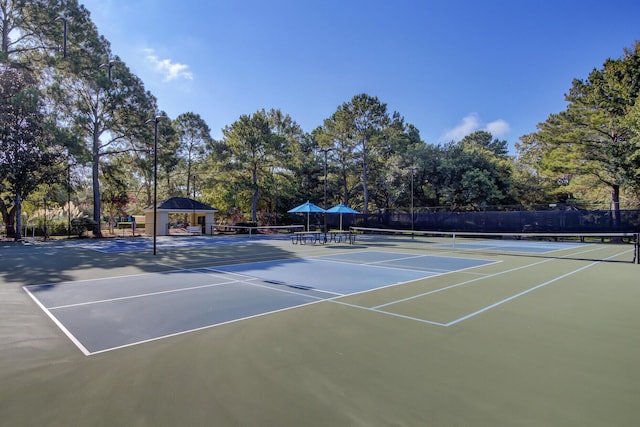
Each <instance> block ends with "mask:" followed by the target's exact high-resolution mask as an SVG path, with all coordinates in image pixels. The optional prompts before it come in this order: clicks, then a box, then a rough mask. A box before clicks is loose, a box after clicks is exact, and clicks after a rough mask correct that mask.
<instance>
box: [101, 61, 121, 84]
mask: <svg viewBox="0 0 640 427" xmlns="http://www.w3.org/2000/svg"><path fill="white" fill-rule="evenodd" d="M119 62H120V61H118V60H117V59H110V60H109V62H107V63H106V64H100V68H106V69H107V72H108V74H109V81H111V69H112V68H113V66H114V65H116V64H117V63H119Z"/></svg>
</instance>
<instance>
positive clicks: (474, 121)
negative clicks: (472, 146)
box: [438, 113, 511, 142]
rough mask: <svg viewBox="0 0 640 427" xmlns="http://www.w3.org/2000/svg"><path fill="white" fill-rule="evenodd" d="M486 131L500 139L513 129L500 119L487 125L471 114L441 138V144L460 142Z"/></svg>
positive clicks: (475, 114) (476, 115) (439, 139)
mask: <svg viewBox="0 0 640 427" xmlns="http://www.w3.org/2000/svg"><path fill="white" fill-rule="evenodd" d="M478 130H484V131H487V132H489V133H491V135H493V137H494V138H500V137H502V136H504V135H505V134H507V133H508V132H509V131H510V130H511V128H510V126H509V123H507V122H506V121H505V120H502V119H498V120H494V121H492V122H489V123H487V124H486V125H485V124H484V123H483V122H482V120H480V117H479V116H478V114H477V113H470V114H468V115H467V116H465V117H463V118H462V120H460V122H459V123H458V124H457V125H456V126H455V127H454V128H452V129H447V130H446V131H445V133H444V134H442V136H441V137H440V138H438V141H439V142H449V141H460V140H461V139H462V138H464V137H465V136H467V135H469V134H471V133H473V132H475V131H478Z"/></svg>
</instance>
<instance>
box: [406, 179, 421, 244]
mask: <svg viewBox="0 0 640 427" xmlns="http://www.w3.org/2000/svg"><path fill="white" fill-rule="evenodd" d="M407 169H408V170H410V171H411V238H412V239H413V231H414V230H413V174H414V173H415V171H416V170H417V169H418V168H417V167H415V166H411V167H409V168H407Z"/></svg>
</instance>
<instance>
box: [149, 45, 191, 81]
mask: <svg viewBox="0 0 640 427" xmlns="http://www.w3.org/2000/svg"><path fill="white" fill-rule="evenodd" d="M144 52H145V54H146V56H145V58H146V59H147V60H148V61H149V62H151V63H152V64H153V66H154V68H155V70H156V71H157V72H159V73H161V74H162V75H163V76H164V81H165V82H169V81H171V80H176V79H179V78H183V79H187V80H193V74H192V73H191V72H190V71H187V70H188V69H189V66H188V65H186V64H180V63H178V62H172V61H171V60H170V59H160V58H159V57H158V55H156V53H155V51H154V50H153V49H145V50H144Z"/></svg>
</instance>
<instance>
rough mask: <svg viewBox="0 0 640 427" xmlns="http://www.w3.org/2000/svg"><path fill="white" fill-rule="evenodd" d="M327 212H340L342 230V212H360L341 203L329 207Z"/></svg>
mask: <svg viewBox="0 0 640 427" xmlns="http://www.w3.org/2000/svg"><path fill="white" fill-rule="evenodd" d="M327 213H338V214H340V231H342V214H359V213H360V212H358V211H357V210H355V209H351V208H350V207H349V206H347V205H344V204H342V203H340V204H339V205H335V206H334V207H332V208H331V209H327Z"/></svg>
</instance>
